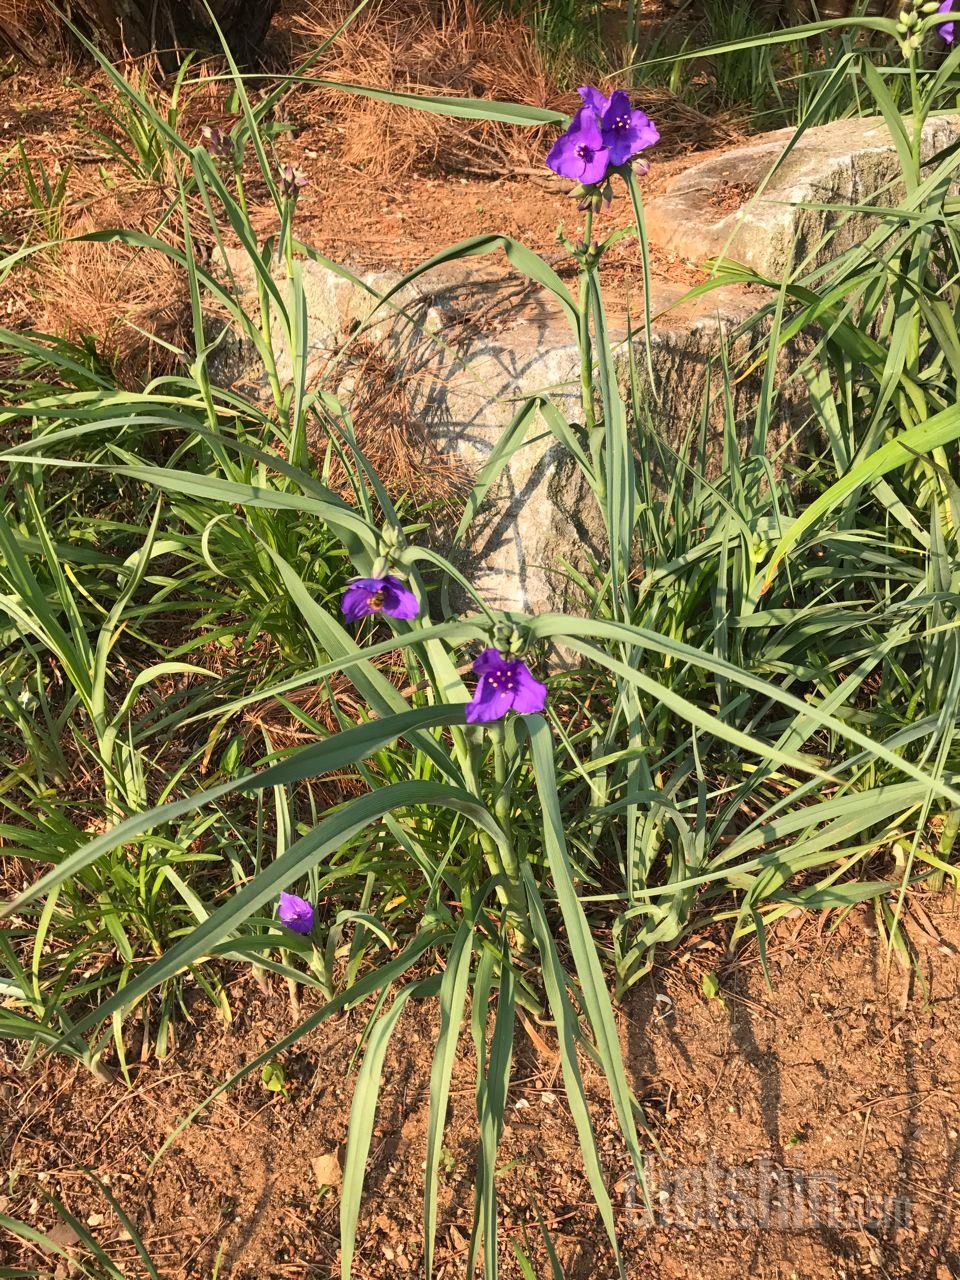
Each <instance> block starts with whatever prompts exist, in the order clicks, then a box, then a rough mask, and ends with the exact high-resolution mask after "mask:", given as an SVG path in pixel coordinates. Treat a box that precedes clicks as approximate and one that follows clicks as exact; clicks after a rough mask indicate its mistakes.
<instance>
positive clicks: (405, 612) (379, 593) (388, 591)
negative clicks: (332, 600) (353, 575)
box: [340, 573, 420, 622]
mask: <svg viewBox="0 0 960 1280" xmlns="http://www.w3.org/2000/svg"><path fill="white" fill-rule="evenodd" d="M340 609H341V612H342V613H343V616H344V617H345V618H346V620H347V621H348V622H359V621H360V619H361V618H368V617H369V616H370V614H372V613H385V614H386V615H387V617H388V618H415V617H416V616H417V614H418V613H419V612H420V601H419V600H418V599H417V597H416V596H415V595H414V594H413V592H412V591H411V590H410V588H409V587H406V586H404V584H403V583H402V582H401V581H400V579H399V578H395V577H394V576H393V574H392V573H388V574H387V576H386V577H385V578H357V580H356V581H355V582H351V583H350V584H349V586H348V587H347V589H346V591H344V593H343V599H342V600H341V602H340Z"/></svg>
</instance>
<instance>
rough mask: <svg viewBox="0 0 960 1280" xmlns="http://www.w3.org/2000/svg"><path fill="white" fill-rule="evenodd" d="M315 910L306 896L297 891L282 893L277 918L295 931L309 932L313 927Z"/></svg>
mask: <svg viewBox="0 0 960 1280" xmlns="http://www.w3.org/2000/svg"><path fill="white" fill-rule="evenodd" d="M313 917H314V910H313V907H312V906H311V905H310V903H309V902H308V901H307V900H306V898H298V897H297V895H296V894H295V893H281V895H280V902H279V904H278V906H277V919H278V920H279V921H280V923H281V924H282V925H285V926H286V927H287V928H288V929H292V930H293V932H294V933H309V932H310V930H311V929H312V928H313Z"/></svg>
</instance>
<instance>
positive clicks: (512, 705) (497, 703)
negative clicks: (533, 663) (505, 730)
mask: <svg viewBox="0 0 960 1280" xmlns="http://www.w3.org/2000/svg"><path fill="white" fill-rule="evenodd" d="M473 669H474V671H476V673H477V675H478V676H479V677H480V679H479V681H478V682H477V687H476V689H475V691H474V694H473V697H472V698H471V699H470V701H469V703H468V704H467V723H468V724H477V723H478V722H483V721H487V720H499V719H500V718H501V717H502V716H505V715H506V714H507V712H508V711H516V712H518V713H519V714H520V715H529V714H530V712H532V711H542V710H543V708H544V707H545V706H546V704H547V686H546V685H545V684H541V683H540V681H539V680H535V679H534V678H533V675H532V674H531V672H530V668H529V667H528V666H527V664H526V663H525V662H524V661H523V660H522V659H521V658H509V657H506V656H505V655H504V654H502V653H501V652H500V650H499V649H484V651H483V653H481V654H480V656H479V658H477V660H476V662H475V663H474V664H473Z"/></svg>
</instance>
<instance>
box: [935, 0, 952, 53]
mask: <svg viewBox="0 0 960 1280" xmlns="http://www.w3.org/2000/svg"><path fill="white" fill-rule="evenodd" d="M953 5H954V0H943V4H942V5H941V6H940V8H939V9H938V10H937V13H949V12H950V10H951V9H952V8H953ZM937 30H938V31H939V33H940V39H941V40H943V41H944V42H945V43H946V44H953V40H954V36H955V35H956V23H954V22H944V23H942V24H941V25H940V26H939V27H938V28H937Z"/></svg>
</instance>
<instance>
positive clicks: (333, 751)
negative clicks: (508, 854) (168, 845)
mask: <svg viewBox="0 0 960 1280" xmlns="http://www.w3.org/2000/svg"><path fill="white" fill-rule="evenodd" d="M464 723H465V721H464V707H462V706H442V707H421V708H418V709H415V710H409V709H408V710H407V711H405V712H403V713H402V714H400V715H395V716H386V717H385V718H384V719H382V720H374V721H371V722H370V723H368V724H361V725H357V727H356V728H355V729H346V730H344V731H343V733H338V734H336V735H335V736H334V737H333V738H330V739H329V740H328V741H327V742H322V743H314V744H311V745H310V746H307V747H303V748H301V749H300V750H299V751H295V752H293V753H292V754H291V755H290V756H288V757H287V759H286V760H283V761H281V762H280V763H279V764H275V765H271V766H270V767H269V768H267V769H262V770H260V771H259V772H255V773H248V774H245V775H244V776H243V777H242V778H237V779H236V780H233V781H230V782H223V783H221V784H220V785H219V786H216V787H210V788H208V789H207V790H205V791H196V792H194V794H193V795H190V796H185V797H184V798H183V799H182V800H171V801H170V802H169V803H168V804H162V805H159V806H158V807H157V808H156V809H150V810H149V811H148V812H147V813H136V814H133V816H132V817H129V818H126V819H125V820H124V821H123V822H120V823H118V824H117V825H116V826H115V827H111V828H110V830H109V831H106V832H104V834H103V835H102V836H97V837H96V839H95V840H91V841H90V843H89V844H86V845H84V846H83V848H82V849H78V850H77V851H76V852H75V853H72V854H71V855H70V856H69V857H68V858H65V859H64V860H63V862H60V863H58V864H57V866H55V867H53V868H52V869H51V870H50V871H48V872H47V873H46V875H43V876H41V877H40V879H39V880H37V881H36V883H35V884H33V885H31V886H30V888H29V889H25V890H24V892H23V893H22V894H20V895H19V896H18V897H17V898H16V899H14V901H13V902H11V903H7V904H6V905H4V906H2V907H0V919H3V918H4V917H5V916H9V915H11V914H13V912H15V911H17V910H19V908H21V907H23V906H26V904H27V903H28V902H32V901H33V900H34V899H35V898H38V897H40V896H42V895H43V894H44V893H48V892H49V891H50V890H51V889H53V888H55V886H56V885H58V884H62V883H63V882H64V881H65V880H69V879H70V878H71V877H73V876H75V875H76V874H77V873H78V872H80V871H82V870H83V868H84V867H88V866H89V865H90V864H91V863H92V862H95V861H96V860H97V858H99V857H101V856H102V855H103V854H105V853H110V852H111V851H112V850H113V849H117V848H119V847H120V846H121V845H123V844H126V843H127V842H128V841H130V840H134V839H136V837H137V836H141V835H143V834H144V833H145V832H147V831H150V830H152V829H153V828H154V827H158V826H160V825H161V824H162V823H165V822H173V821H175V820H176V819H177V818H182V817H184V816H185V815H186V814H188V813H195V812H196V811H197V810H198V809H202V808H203V807H204V806H206V805H209V804H212V803H213V802H214V801H215V800H219V799H221V797H223V796H226V795H230V794H231V793H232V792H252V791H262V790H264V789H266V788H269V787H274V786H288V785H290V784H291V783H294V782H301V781H302V780H303V779H304V778H311V777H315V776H316V775H318V774H321V773H327V772H329V771H331V770H334V769H344V768H347V767H348V766H349V765H353V764H356V763H357V762H358V761H359V760H365V759H367V758H368V757H369V756H371V755H373V754H375V753H376V752H377V751H379V750H380V749H381V748H382V747H385V746H388V745H389V744H390V743H391V742H395V741H396V740H397V738H400V737H403V736H405V735H406V734H408V733H413V732H415V731H416V730H417V729H423V728H426V727H431V726H436V725H445V724H450V725H452V724H464Z"/></svg>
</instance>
